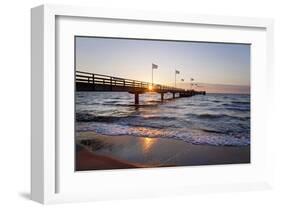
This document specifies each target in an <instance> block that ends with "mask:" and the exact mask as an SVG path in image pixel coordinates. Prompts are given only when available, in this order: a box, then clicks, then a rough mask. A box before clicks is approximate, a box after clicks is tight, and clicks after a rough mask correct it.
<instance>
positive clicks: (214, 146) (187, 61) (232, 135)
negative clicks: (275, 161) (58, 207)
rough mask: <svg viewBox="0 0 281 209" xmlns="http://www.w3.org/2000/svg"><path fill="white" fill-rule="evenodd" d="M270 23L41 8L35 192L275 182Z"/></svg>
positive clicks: (176, 189)
mask: <svg viewBox="0 0 281 209" xmlns="http://www.w3.org/2000/svg"><path fill="white" fill-rule="evenodd" d="M272 25H273V23H272V20H269V19H259V18H239V17H216V16H191V15H175V14H159V13H157V14H156V13H147V12H132V11H103V10H98V9H95V8H79V7H68V6H54V5H44V6H40V7H37V8H34V9H32V156H31V162H32V172H31V173H32V177H31V179H32V185H31V194H32V195H31V196H32V199H33V200H36V201H39V202H42V203H54V202H62V201H84V200H100V199H116V198H126V197H139V196H157V195H164V194H177V193H196V192H206V191H209V192H212V191H233V190H252V189H264V188H270V181H271V166H272V162H271V161H270V143H269V140H270V139H268V137H267V131H268V130H267V129H266V128H264V127H268V123H269V121H268V119H267V113H268V107H269V103H270V100H271V99H272V98H271V94H269V93H268V92H270V88H271V87H270V81H271V79H272V76H273V75H272V73H271V63H272V45H273V42H272V30H273V29H272V28H273V26H272Z"/></svg>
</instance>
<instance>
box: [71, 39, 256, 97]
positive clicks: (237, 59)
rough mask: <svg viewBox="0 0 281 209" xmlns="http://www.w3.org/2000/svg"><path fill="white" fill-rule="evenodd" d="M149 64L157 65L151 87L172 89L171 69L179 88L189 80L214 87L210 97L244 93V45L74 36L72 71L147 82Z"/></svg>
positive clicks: (246, 70) (246, 61) (247, 63)
mask: <svg viewBox="0 0 281 209" xmlns="http://www.w3.org/2000/svg"><path fill="white" fill-rule="evenodd" d="M152 63H155V64H157V65H158V66H159V67H158V69H155V70H154V83H159V84H166V85H174V80H175V69H177V70H178V71H180V74H179V75H177V82H178V84H179V85H180V86H181V87H186V88H188V87H189V86H190V85H189V83H188V82H189V81H190V78H194V82H197V83H201V84H202V83H204V84H206V85H205V86H206V88H208V87H207V86H209V84H212V86H214V84H220V85H218V89H217V88H216V91H215V92H225V91H224V89H223V88H224V87H227V85H231V86H233V85H234V86H237V85H239V86H242V88H243V93H245V92H246V93H249V92H248V91H249V90H250V88H249V86H250V45H248V44H231V43H207V42H187V41H161V40H136V39H116V38H96V37H76V70H80V71H86V72H92V73H98V74H104V75H111V76H117V77H124V78H128V79H135V80H140V81H146V82H151V77H152V76H151V65H152ZM181 79H184V80H185V82H184V83H183V82H181V81H180V80H181ZM201 86H202V85H201ZM220 88H222V89H221V91H220ZM245 88H246V89H247V90H246V91H245ZM213 89H214V88H213ZM231 89H235V90H233V93H240V90H239V87H238V88H231ZM206 90H207V91H208V89H206ZM241 93H242V92H241Z"/></svg>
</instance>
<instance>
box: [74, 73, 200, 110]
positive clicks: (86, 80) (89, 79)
mask: <svg viewBox="0 0 281 209" xmlns="http://www.w3.org/2000/svg"><path fill="white" fill-rule="evenodd" d="M75 82H76V91H115V92H129V93H131V94H134V95H135V104H136V105H138V104H139V94H144V93H146V92H157V93H159V94H161V101H163V100H164V94H165V93H172V94H173V98H176V94H178V95H179V97H190V96H193V95H196V94H205V92H204V91H195V90H185V89H181V88H175V87H171V86H166V85H160V84H152V83H149V82H143V81H137V80H132V79H126V78H119V77H114V76H107V75H101V74H95V73H88V72H82V71H76V75H75Z"/></svg>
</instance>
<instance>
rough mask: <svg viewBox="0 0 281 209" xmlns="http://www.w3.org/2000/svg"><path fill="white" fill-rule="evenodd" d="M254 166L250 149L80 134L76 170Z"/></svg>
mask: <svg viewBox="0 0 281 209" xmlns="http://www.w3.org/2000/svg"><path fill="white" fill-rule="evenodd" d="M234 163H239V164H240V163H250V146H240V147H234V146H210V145H194V144H191V143H187V142H183V141H180V140H173V139H158V138H145V137H133V136H106V135H100V134H97V133H95V132H78V133H77V135H76V170H77V171H82V170H101V169H102V170H103V169H126V168H143V167H166V166H195V165H214V164H234Z"/></svg>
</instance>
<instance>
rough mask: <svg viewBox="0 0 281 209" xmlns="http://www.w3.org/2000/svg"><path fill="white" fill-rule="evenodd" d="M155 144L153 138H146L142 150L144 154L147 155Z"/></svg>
mask: <svg viewBox="0 0 281 209" xmlns="http://www.w3.org/2000/svg"><path fill="white" fill-rule="evenodd" d="M154 143H155V140H153V139H152V138H148V137H145V138H144V140H143V144H142V148H143V152H144V153H147V152H149V150H150V149H151V148H152V146H153V144H154Z"/></svg>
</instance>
